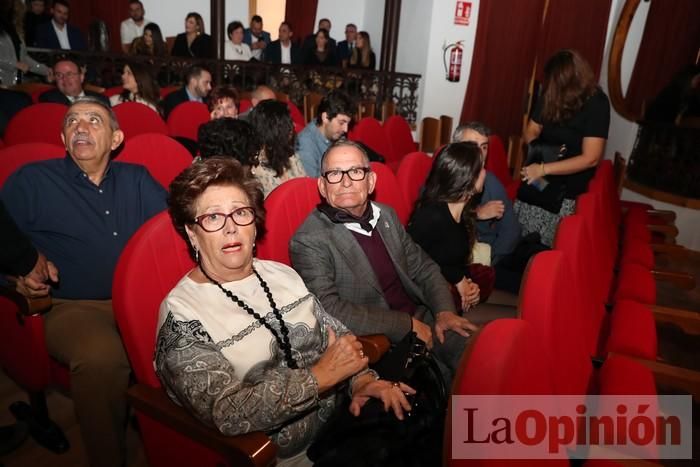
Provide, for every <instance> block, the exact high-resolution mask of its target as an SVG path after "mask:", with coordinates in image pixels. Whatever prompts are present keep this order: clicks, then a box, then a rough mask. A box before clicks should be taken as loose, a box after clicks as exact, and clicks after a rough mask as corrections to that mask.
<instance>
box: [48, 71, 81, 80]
mask: <svg viewBox="0 0 700 467" xmlns="http://www.w3.org/2000/svg"><path fill="white" fill-rule="evenodd" d="M79 74H80V73H76V72H75V71H67V72H65V73H61V72H60V71H59V72H58V73H54V74H53V75H54V76H55V77H56V79H63V78H72V77H74V76H78V75H79Z"/></svg>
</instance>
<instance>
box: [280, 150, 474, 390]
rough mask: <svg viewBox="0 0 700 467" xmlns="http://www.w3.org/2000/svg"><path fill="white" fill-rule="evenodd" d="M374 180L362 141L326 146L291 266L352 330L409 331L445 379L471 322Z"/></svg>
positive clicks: (395, 335) (399, 335) (399, 334)
mask: <svg viewBox="0 0 700 467" xmlns="http://www.w3.org/2000/svg"><path fill="white" fill-rule="evenodd" d="M376 181H377V176H376V174H375V173H374V172H372V170H371V168H370V164H369V159H368V157H367V154H366V152H365V151H364V149H363V148H362V147H361V146H359V145H358V144H356V143H354V142H352V141H339V142H337V143H335V144H333V145H332V146H330V147H329V148H328V150H327V151H326V152H325V154H324V155H323V158H322V160H321V177H319V179H318V189H319V191H320V192H321V196H322V197H323V199H324V200H323V202H322V203H321V204H320V205H319V206H318V208H317V209H315V210H314V211H313V212H312V213H311V214H310V215H309V217H308V218H307V219H306V221H305V222H304V224H303V225H302V226H301V227H300V228H299V230H297V232H296V234H295V235H294V237H293V238H292V240H291V243H290V253H291V259H292V263H293V265H294V269H296V270H297V272H299V275H301V277H302V278H303V279H304V282H305V283H306V286H307V287H308V288H309V290H310V291H311V292H313V293H314V294H315V295H316V296H317V297H318V298H319V300H320V301H321V303H322V304H323V307H324V309H325V310H326V311H327V312H328V313H330V314H331V315H333V316H335V317H336V318H338V319H339V320H340V321H342V322H343V323H344V324H345V325H346V326H347V327H348V328H349V329H350V330H351V331H352V332H353V333H354V334H356V335H360V336H362V335H368V334H384V335H386V336H387V337H388V338H389V339H390V340H391V341H392V342H394V343H396V342H399V341H401V340H402V339H403V337H404V336H405V335H406V334H407V333H409V332H411V331H414V332H415V333H416V334H417V335H418V337H419V338H420V339H421V340H423V341H424V342H426V344H428V346H429V347H432V349H433V351H434V353H435V355H436V357H437V358H438V361H439V362H440V363H442V364H443V368H442V369H443V374H444V376H445V377H446V379H447V380H448V381H449V380H451V377H452V376H453V375H454V372H455V370H456V368H457V366H458V364H459V360H460V358H461V355H462V352H463V350H464V346H465V343H466V337H468V336H469V333H470V332H471V331H474V330H475V329H476V327H475V326H474V325H473V324H472V323H471V322H469V321H468V320H467V319H465V318H463V317H461V316H459V315H457V314H456V312H455V305H454V301H453V300H452V296H451V295H450V291H449V288H448V284H447V282H446V280H445V279H444V278H443V277H442V275H441V274H440V267H439V266H438V265H437V264H436V263H435V262H434V261H433V260H432V259H430V257H428V255H427V254H426V253H425V252H424V251H423V250H422V249H421V248H420V247H419V246H418V245H416V244H415V243H414V242H413V240H411V237H410V236H409V235H408V234H407V233H406V231H405V230H404V228H403V226H402V225H401V223H400V222H399V219H398V218H397V216H396V213H395V212H394V210H393V209H392V208H391V207H389V206H386V205H382V204H379V203H375V202H371V201H370V200H369V196H370V194H371V193H372V192H373V191H374V187H375V184H376Z"/></svg>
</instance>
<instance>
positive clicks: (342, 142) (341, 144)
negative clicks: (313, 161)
mask: <svg viewBox="0 0 700 467" xmlns="http://www.w3.org/2000/svg"><path fill="white" fill-rule="evenodd" d="M347 147H350V148H355V149H357V150H358V151H360V153H362V162H363V163H364V164H365V166H367V167H369V156H368V155H367V151H366V150H365V148H363V147H362V145H361V144H358V143H356V142H355V141H351V140H349V139H345V138H343V139H339V140H338V141H336V142H335V143H333V144H331V145H330V146H328V149H326V151H325V152H324V153H323V156H321V174H323V168H324V167H323V166H324V165H325V163H326V158H327V156H328V153H330V152H331V151H332V150H333V149H336V148H347Z"/></svg>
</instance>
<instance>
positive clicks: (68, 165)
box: [63, 152, 112, 186]
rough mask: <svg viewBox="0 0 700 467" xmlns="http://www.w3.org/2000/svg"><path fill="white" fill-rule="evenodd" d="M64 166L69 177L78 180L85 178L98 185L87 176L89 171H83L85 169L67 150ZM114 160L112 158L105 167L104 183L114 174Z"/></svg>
mask: <svg viewBox="0 0 700 467" xmlns="http://www.w3.org/2000/svg"><path fill="white" fill-rule="evenodd" d="M63 163H64V167H65V169H66V174H67V175H68V178H73V179H77V180H82V179H85V181H87V182H88V183H89V184H90V185H93V186H96V185H95V184H94V183H92V182H91V181H90V180H89V179H88V176H87V173H85V172H83V169H81V168H80V167H79V166H78V164H76V163H75V161H74V160H73V158H72V157H71V155H70V154H68V153H67V152H66V157H65V158H64V159H63ZM111 169H112V161H111V160H110V161H109V162H108V163H107V168H106V169H105V175H104V177H102V182H101V183H100V185H101V184H102V183H104V182H105V180H107V179H109V178H110V177H111V174H112V170H111Z"/></svg>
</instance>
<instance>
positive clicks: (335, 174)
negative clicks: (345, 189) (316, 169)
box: [321, 167, 372, 183]
mask: <svg viewBox="0 0 700 467" xmlns="http://www.w3.org/2000/svg"><path fill="white" fill-rule="evenodd" d="M371 171H372V169H370V168H369V167H353V168H352V169H348V170H339V169H335V170H327V171H325V172H323V173H322V174H321V176H322V177H323V178H325V179H326V181H327V182H328V183H340V182H341V181H342V180H343V176H345V175H347V176H348V178H349V179H350V180H352V181H353V182H359V181H361V180H364V179H365V177H366V176H367V174H368V173H369V172H371Z"/></svg>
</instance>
